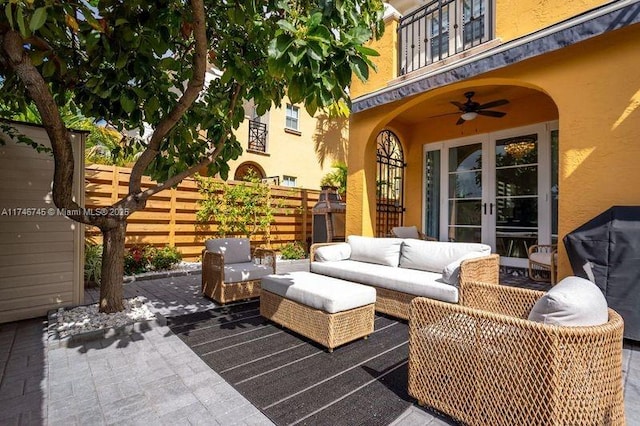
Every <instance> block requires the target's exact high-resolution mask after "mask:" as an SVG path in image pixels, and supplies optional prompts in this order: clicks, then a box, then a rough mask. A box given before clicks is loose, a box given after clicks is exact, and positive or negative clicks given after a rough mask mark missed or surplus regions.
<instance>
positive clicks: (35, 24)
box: [29, 7, 47, 31]
mask: <svg viewBox="0 0 640 426" xmlns="http://www.w3.org/2000/svg"><path fill="white" fill-rule="evenodd" d="M45 22H47V8H46V7H39V8H37V9H36V11H35V12H33V16H32V17H31V21H30V22H29V29H30V30H31V31H37V30H39V29H40V27H42V26H43V25H44V23H45Z"/></svg>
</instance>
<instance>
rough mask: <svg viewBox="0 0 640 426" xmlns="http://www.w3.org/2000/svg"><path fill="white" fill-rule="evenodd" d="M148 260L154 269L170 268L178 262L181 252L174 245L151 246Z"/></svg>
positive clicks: (180, 258)
mask: <svg viewBox="0 0 640 426" xmlns="http://www.w3.org/2000/svg"><path fill="white" fill-rule="evenodd" d="M149 260H150V262H151V267H152V268H153V270H154V271H161V270H165V269H171V268H173V267H174V266H175V265H177V264H178V263H180V261H181V260H182V254H181V253H180V252H179V251H178V249H176V248H175V247H170V246H166V247H163V248H161V249H158V248H153V251H152V253H151V254H150V259H149Z"/></svg>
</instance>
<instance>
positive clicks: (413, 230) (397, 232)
mask: <svg viewBox="0 0 640 426" xmlns="http://www.w3.org/2000/svg"><path fill="white" fill-rule="evenodd" d="M391 235H392V236H394V237H397V238H415V239H417V240H426V241H438V239H437V238H434V237H430V236H428V235H426V234H424V233H422V232H420V231H418V228H417V227H416V226H396V227H394V228H392V229H391Z"/></svg>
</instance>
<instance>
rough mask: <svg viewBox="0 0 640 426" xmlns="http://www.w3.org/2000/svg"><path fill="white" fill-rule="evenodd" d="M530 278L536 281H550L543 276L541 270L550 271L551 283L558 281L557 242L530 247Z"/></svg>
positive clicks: (528, 255) (528, 254)
mask: <svg viewBox="0 0 640 426" xmlns="http://www.w3.org/2000/svg"><path fill="white" fill-rule="evenodd" d="M527 257H528V258H529V278H531V279H532V280H534V281H549V280H547V279H546V278H543V277H541V275H540V272H549V275H550V277H551V278H550V279H551V284H552V285H554V284H555V283H556V282H557V281H558V271H557V269H558V246H556V245H555V244H536V245H533V246H531V247H529V249H528V253H527Z"/></svg>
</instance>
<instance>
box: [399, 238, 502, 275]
mask: <svg viewBox="0 0 640 426" xmlns="http://www.w3.org/2000/svg"><path fill="white" fill-rule="evenodd" d="M470 252H479V253H484V255H489V254H491V247H490V246H488V245H486V244H478V243H449V242H442V241H422V240H414V239H406V240H403V243H402V252H401V255H400V267H401V268H409V269H419V270H421V271H429V272H438V273H441V272H442V270H443V269H444V268H445V267H446V266H447V265H448V264H450V263H451V262H454V261H456V260H458V259H459V258H461V257H462V256H464V255H465V254H467V253H470Z"/></svg>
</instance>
